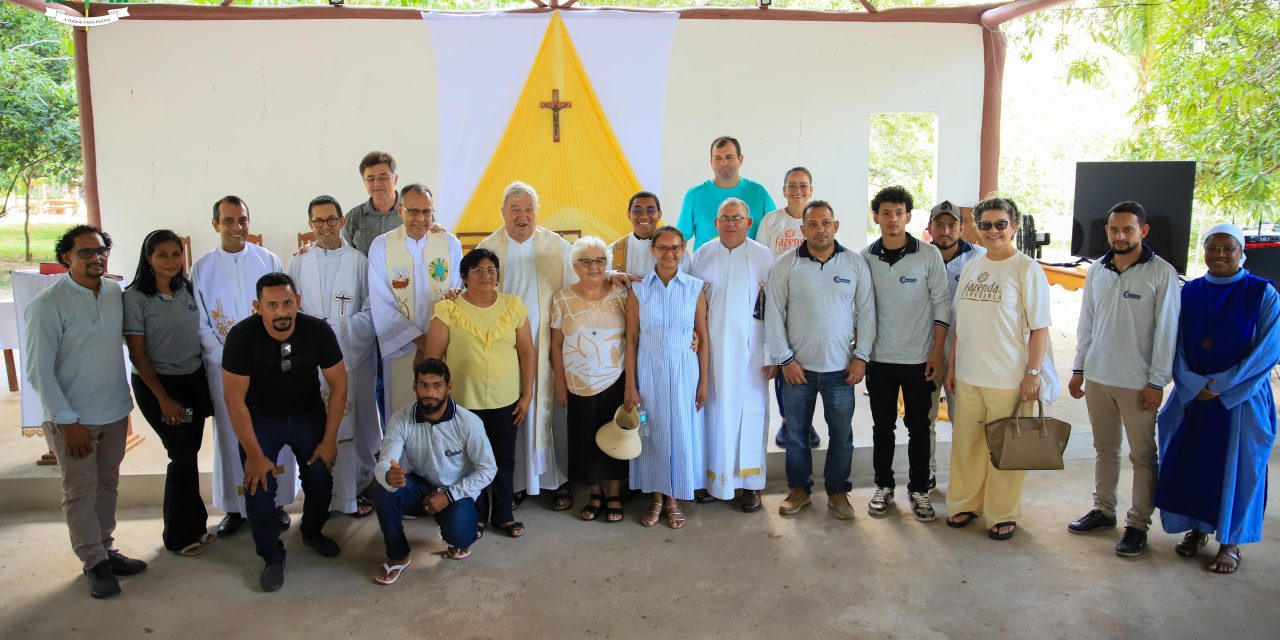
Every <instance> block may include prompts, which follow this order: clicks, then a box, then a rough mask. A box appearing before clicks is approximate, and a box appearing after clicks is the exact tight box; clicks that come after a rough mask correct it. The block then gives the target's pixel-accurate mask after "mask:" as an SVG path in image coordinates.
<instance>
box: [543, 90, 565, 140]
mask: <svg viewBox="0 0 1280 640" xmlns="http://www.w3.org/2000/svg"><path fill="white" fill-rule="evenodd" d="M538 106H539V107H541V108H543V109H550V110H551V141H552V142H560V110H561V109H569V108H571V107H573V103H572V102H561V101H560V90H559V89H552V90H551V102H539V103H538Z"/></svg>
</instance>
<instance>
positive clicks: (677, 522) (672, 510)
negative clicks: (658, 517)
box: [666, 502, 684, 529]
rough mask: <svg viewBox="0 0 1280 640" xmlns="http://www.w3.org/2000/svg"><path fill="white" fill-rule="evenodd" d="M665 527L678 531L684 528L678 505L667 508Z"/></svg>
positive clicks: (682, 515) (681, 513) (682, 514)
mask: <svg viewBox="0 0 1280 640" xmlns="http://www.w3.org/2000/svg"><path fill="white" fill-rule="evenodd" d="M666 509H667V526H668V527H671V528H672V529H679V528H680V527H683V526H684V512H683V511H681V510H680V503H679V502H677V503H676V504H675V506H671V507H667V508H666Z"/></svg>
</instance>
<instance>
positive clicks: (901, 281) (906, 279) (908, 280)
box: [898, 276, 920, 284]
mask: <svg viewBox="0 0 1280 640" xmlns="http://www.w3.org/2000/svg"><path fill="white" fill-rule="evenodd" d="M913 282H920V278H911V277H908V276H902V277H901V278H898V283H899V284H911V283H913Z"/></svg>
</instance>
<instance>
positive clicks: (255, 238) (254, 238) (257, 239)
mask: <svg viewBox="0 0 1280 640" xmlns="http://www.w3.org/2000/svg"><path fill="white" fill-rule="evenodd" d="M244 239H245V241H246V242H252V243H253V244H256V245H258V246H259V247H261V246H262V236H261V235H259V234H256V233H250V234H247V235H245V237H244Z"/></svg>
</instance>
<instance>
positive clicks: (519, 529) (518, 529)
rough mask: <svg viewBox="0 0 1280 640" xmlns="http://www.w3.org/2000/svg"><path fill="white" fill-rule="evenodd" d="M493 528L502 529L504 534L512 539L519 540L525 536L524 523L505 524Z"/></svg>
mask: <svg viewBox="0 0 1280 640" xmlns="http://www.w3.org/2000/svg"><path fill="white" fill-rule="evenodd" d="M493 526H495V527H497V528H498V529H501V530H502V531H503V532H504V533H506V534H507V535H509V536H511V537H512V538H519V537H520V536H522V535H524V523H523V522H503V523H501V524H495V525H493Z"/></svg>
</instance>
